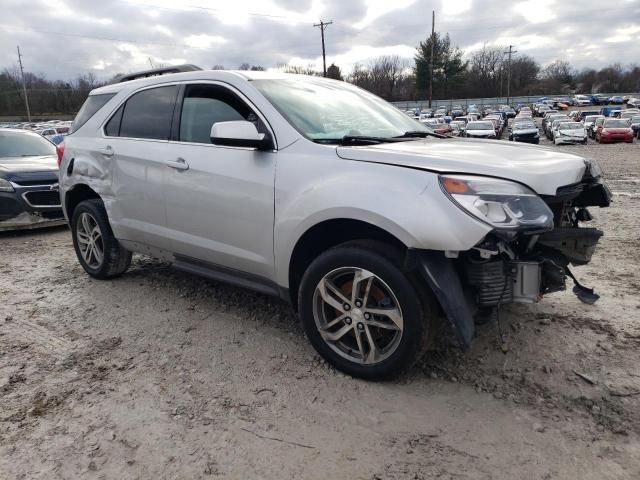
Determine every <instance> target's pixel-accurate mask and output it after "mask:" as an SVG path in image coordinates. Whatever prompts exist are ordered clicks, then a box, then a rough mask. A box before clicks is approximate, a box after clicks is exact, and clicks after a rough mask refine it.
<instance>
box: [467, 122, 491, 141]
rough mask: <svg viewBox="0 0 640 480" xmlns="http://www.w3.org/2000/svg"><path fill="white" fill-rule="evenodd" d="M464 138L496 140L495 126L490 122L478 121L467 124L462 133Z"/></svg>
mask: <svg viewBox="0 0 640 480" xmlns="http://www.w3.org/2000/svg"><path fill="white" fill-rule="evenodd" d="M464 136H465V137H471V138H493V139H495V138H496V125H495V123H494V122H492V121H491V120H478V121H477V122H469V123H467V128H466V129H465V131H464Z"/></svg>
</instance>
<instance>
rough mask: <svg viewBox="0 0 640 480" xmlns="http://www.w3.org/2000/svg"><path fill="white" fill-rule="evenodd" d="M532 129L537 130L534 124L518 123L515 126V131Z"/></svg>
mask: <svg viewBox="0 0 640 480" xmlns="http://www.w3.org/2000/svg"><path fill="white" fill-rule="evenodd" d="M531 128H537V127H536V126H535V124H534V123H533V122H518V123H516V124H514V125H513V129H514V130H529V129H531Z"/></svg>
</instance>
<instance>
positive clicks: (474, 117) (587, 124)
mask: <svg viewBox="0 0 640 480" xmlns="http://www.w3.org/2000/svg"><path fill="white" fill-rule="evenodd" d="M632 100H633V99H631V100H630V101H629V102H631V103H629V102H627V106H626V108H624V107H621V106H610V105H609V106H604V107H602V108H600V109H599V110H592V111H585V110H582V111H581V110H574V111H571V112H566V111H564V109H561V108H559V107H558V105H557V104H555V105H551V104H550V103H536V104H534V105H533V106H532V107H529V106H527V105H522V104H519V105H516V106H515V108H512V107H510V106H508V105H497V106H483V107H477V106H475V105H470V106H469V107H468V108H467V109H466V111H465V109H463V108H462V107H461V106H453V107H452V108H451V110H447V109H444V108H439V109H436V110H429V109H425V110H421V111H415V110H409V111H407V112H406V113H407V114H408V115H409V116H412V117H413V118H415V119H416V120H418V121H420V122H421V123H423V124H425V125H426V126H428V127H429V128H431V129H432V130H433V131H435V132H436V133H439V134H442V135H450V136H459V137H471V138H485V139H499V138H502V135H503V132H504V131H505V129H508V132H509V140H510V141H514V142H527V143H536V144H537V143H539V142H540V133H541V132H540V130H539V129H538V126H537V125H536V123H535V122H534V120H533V117H534V116H536V115H537V116H540V117H542V118H543V121H542V132H543V133H544V134H545V135H546V137H547V138H548V139H549V140H552V141H553V142H554V143H555V144H556V145H561V144H568V143H587V141H588V140H587V139H588V137H591V138H593V139H594V140H596V141H598V142H600V143H610V142H616V141H625V142H633V137H634V136H638V135H640V132H639V125H640V110H639V109H638V108H634V107H633V102H632ZM457 114H461V115H457ZM510 118H513V121H512V122H511V124H509V119H510Z"/></svg>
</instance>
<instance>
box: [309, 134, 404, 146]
mask: <svg viewBox="0 0 640 480" xmlns="http://www.w3.org/2000/svg"><path fill="white" fill-rule="evenodd" d="M397 141H398V140H397V139H395V138H393V137H372V136H369V135H345V136H344V137H342V138H317V139H315V140H314V142H316V143H331V144H339V145H378V144H380V143H386V142H397Z"/></svg>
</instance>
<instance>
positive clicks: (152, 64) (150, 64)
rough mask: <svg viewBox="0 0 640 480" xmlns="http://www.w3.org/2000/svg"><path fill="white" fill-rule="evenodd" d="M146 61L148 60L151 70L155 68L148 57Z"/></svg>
mask: <svg viewBox="0 0 640 480" xmlns="http://www.w3.org/2000/svg"><path fill="white" fill-rule="evenodd" d="M148 60H149V65H151V68H155V67H154V66H153V62H152V61H151V57H149V58H148Z"/></svg>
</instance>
